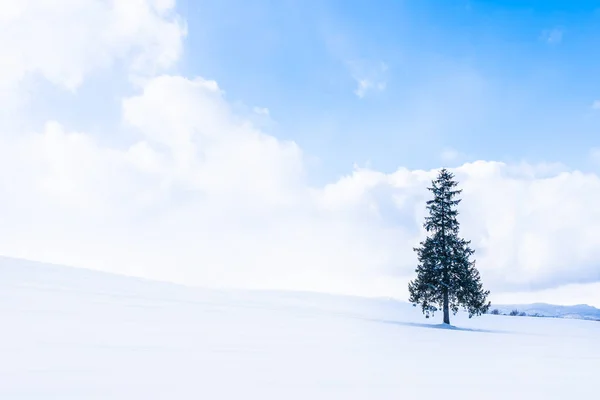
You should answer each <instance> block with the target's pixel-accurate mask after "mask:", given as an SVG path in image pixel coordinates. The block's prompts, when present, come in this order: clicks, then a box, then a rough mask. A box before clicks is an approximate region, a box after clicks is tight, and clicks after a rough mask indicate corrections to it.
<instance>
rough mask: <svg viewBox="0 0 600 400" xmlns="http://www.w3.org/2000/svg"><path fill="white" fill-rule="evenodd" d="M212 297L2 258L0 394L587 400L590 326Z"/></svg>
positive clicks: (596, 327)
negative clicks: (442, 319) (449, 325)
mask: <svg viewBox="0 0 600 400" xmlns="http://www.w3.org/2000/svg"><path fill="white" fill-rule="evenodd" d="M438 321H439V316H436V320H435V321H429V320H426V319H424V318H423V316H422V314H421V313H420V312H419V310H418V309H415V308H413V307H411V306H410V305H408V304H405V303H400V302H396V301H392V300H384V299H362V298H352V297H341V296H330V295H318V294H309V293H277V292H243V291H211V290H204V289H194V288H187V287H183V286H177V285H170V284H164V283H157V282H149V281H143V280H139V279H134V278H125V277H120V276H113V275H108V274H102V273H98V272H92V271H86V270H81V269H71V268H66V267H58V266H47V265H40V264H35V263H29V262H24V261H17V260H11V259H0V354H1V357H0V398H1V399H11V400H21V399H123V400H133V399H143V400H152V399H170V400H175V399H261V400H263V399H286V400H287V399H369V400H375V399H416V398H418V399H439V398H442V397H443V398H450V399H454V398H456V399H459V398H460V399H507V398H514V399H524V398H526V399H565V398H593V397H594V396H595V393H596V390H595V389H594V387H593V385H592V384H591V383H592V382H594V381H595V379H596V377H597V374H598V367H599V366H600V340H598V338H599V337H600V323H598V322H592V321H581V320H566V319H548V318H527V317H522V318H515V317H505V316H492V315H486V316H483V317H480V318H474V319H471V320H469V319H468V318H466V317H465V316H464V315H459V316H457V317H455V318H454V320H453V322H454V324H455V325H456V326H457V328H453V329H441V326H440V325H437V324H436V323H437V322H438Z"/></svg>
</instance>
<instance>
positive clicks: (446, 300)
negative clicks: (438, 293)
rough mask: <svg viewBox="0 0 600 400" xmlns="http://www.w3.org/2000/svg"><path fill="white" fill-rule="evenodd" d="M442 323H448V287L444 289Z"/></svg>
mask: <svg viewBox="0 0 600 400" xmlns="http://www.w3.org/2000/svg"><path fill="white" fill-rule="evenodd" d="M444 323H445V324H448V325H450V307H449V304H448V289H447V288H446V289H445V290H444Z"/></svg>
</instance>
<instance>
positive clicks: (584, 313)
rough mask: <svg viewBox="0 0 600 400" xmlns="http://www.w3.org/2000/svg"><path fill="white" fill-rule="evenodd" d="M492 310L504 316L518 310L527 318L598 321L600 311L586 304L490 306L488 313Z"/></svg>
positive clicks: (599, 319)
mask: <svg viewBox="0 0 600 400" xmlns="http://www.w3.org/2000/svg"><path fill="white" fill-rule="evenodd" d="M494 309H497V310H499V311H500V313H501V314H506V315H508V314H509V313H510V312H511V311H512V310H518V311H519V312H524V313H525V314H527V315H528V316H537V317H553V318H574V319H585V320H596V321H600V309H597V308H595V307H592V306H589V305H587V304H578V305H575V306H559V305H555V304H546V303H534V304H502V305H494V304H492V306H491V308H490V311H492V310H494Z"/></svg>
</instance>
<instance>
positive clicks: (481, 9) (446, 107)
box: [178, 0, 600, 182]
mask: <svg viewBox="0 0 600 400" xmlns="http://www.w3.org/2000/svg"><path fill="white" fill-rule="evenodd" d="M597 6H598V5H597V3H596V2H593V1H577V2H571V1H452V2H447V1H427V0H426V1H380V2H377V3H372V2H362V1H360V2H359V1H253V2H246V1H241V0H223V1H219V2H212V1H191V0H184V1H181V2H180V3H179V4H178V10H179V11H180V13H181V14H182V15H185V17H186V20H187V24H188V38H187V40H186V43H185V46H186V52H185V58H184V61H183V63H182V66H181V68H182V69H183V70H184V72H185V73H186V74H188V75H201V76H204V77H206V78H209V79H215V80H217V81H218V82H219V84H220V86H221V87H222V88H224V90H225V92H226V95H227V98H228V99H229V100H230V101H233V102H236V101H239V102H242V103H244V104H246V105H248V106H250V107H253V106H260V107H267V108H268V109H269V110H270V115H271V118H272V119H273V120H275V121H276V124H272V125H270V126H267V127H265V130H267V131H268V132H269V133H271V134H273V135H275V136H277V137H279V138H284V139H293V140H295V141H296V142H297V143H298V144H299V145H300V146H301V147H302V149H303V150H304V151H305V153H306V154H307V155H308V156H309V157H315V158H316V159H317V160H314V162H313V163H312V164H311V165H312V168H313V171H312V173H311V175H310V176H311V178H312V179H315V180H317V181H319V182H321V181H327V180H330V179H332V178H335V177H338V176H340V175H343V174H345V173H347V171H348V170H349V169H351V168H352V165H353V164H354V163H358V164H359V165H367V164H368V165H371V166H372V167H374V168H377V169H379V170H383V171H387V172H391V171H393V170H395V169H396V168H397V167H398V166H400V165H402V166H406V167H409V168H418V169H420V168H432V167H437V166H439V165H442V164H444V165H446V164H447V165H449V166H452V165H453V164H457V163H459V162H464V161H473V160H477V159H485V160H497V161H507V162H519V161H522V160H527V161H529V162H534V163H537V162H560V163H564V164H567V165H569V166H570V167H573V168H578V169H583V170H590V169H593V168H594V167H595V166H594V164H593V163H591V162H590V159H589V152H590V149H591V148H593V147H595V146H597V145H598V139H597V138H598V130H599V128H600V112H594V111H598V110H593V109H592V104H593V102H594V101H595V100H596V99H597V98H600V81H599V80H598V79H597V76H598V72H599V71H600V58H599V57H598V56H597V55H596V54H595V49H597V48H598V44H599V43H600V12H599V11H596V10H595V9H596V7H597ZM381 63H384V64H385V66H386V69H385V71H383V70H382V68H380V65H381ZM356 65H358V67H356V68H354V69H353V66H356ZM356 69H358V70H360V71H356ZM361 74H362V75H364V76H365V77H366V76H368V75H369V74H371V76H373V79H375V80H378V81H380V82H382V83H384V84H385V89H383V90H370V91H367V93H366V94H365V95H364V97H362V98H360V97H358V96H357V95H356V94H355V90H356V87H357V82H356V80H355V78H356V79H360V76H361ZM353 75H358V77H353ZM447 149H453V150H454V151H456V152H458V153H459V154H460V157H458V158H456V159H453V160H448V159H444V158H442V157H441V154H442V153H443V152H444V150H447Z"/></svg>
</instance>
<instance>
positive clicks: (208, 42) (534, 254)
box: [0, 0, 600, 306]
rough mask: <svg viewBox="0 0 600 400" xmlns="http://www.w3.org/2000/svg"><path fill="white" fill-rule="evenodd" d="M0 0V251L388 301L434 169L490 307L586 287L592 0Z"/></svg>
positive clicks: (576, 298) (404, 268) (592, 246)
mask: <svg viewBox="0 0 600 400" xmlns="http://www.w3.org/2000/svg"><path fill="white" fill-rule="evenodd" d="M6 5H8V7H5V5H4V4H3V6H0V61H2V60H4V62H0V106H1V107H0V164H1V165H0V221H2V224H0V255H5V256H11V257H16V258H25V259H31V260H38V261H43V262H51V263H56V264H64V265H72V266H80V267H87V268H93V269H98V270H103V271H109V272H116V273H121V274H128V275H135V276H142V277H145V278H150V279H158V280H165V281H171V282H178V283H185V284H193V285H199V286H213V287H225V286H227V287H244V288H263V289H264V288H269V289H294V290H312V291H323V292H336V293H346V294H354V295H368V296H392V297H397V298H400V299H406V296H407V293H406V290H407V289H406V288H407V282H408V281H409V280H410V279H413V278H414V268H415V263H416V258H415V254H414V252H413V250H412V249H413V247H414V246H415V245H416V244H418V242H419V241H420V240H422V238H423V236H424V232H423V231H422V229H421V227H422V222H423V218H424V216H425V207H424V204H425V201H426V199H427V196H428V192H427V190H426V187H427V185H428V184H429V183H430V182H431V179H432V178H433V177H434V176H435V174H436V168H438V167H441V166H446V167H451V168H452V170H453V172H455V173H456V176H457V178H458V180H459V183H460V187H461V188H462V189H464V192H463V196H464V197H463V202H461V205H460V215H461V217H460V222H461V234H462V235H463V236H464V237H465V238H467V239H469V240H472V244H473V247H474V248H475V250H476V260H477V266H478V269H479V270H480V271H481V274H482V279H483V280H484V283H485V286H486V287H487V288H489V289H490V290H491V291H492V301H493V302H505V303H519V302H537V301H545V302H550V303H563V304H578V303H588V304H593V305H597V306H600V275H598V274H599V271H600V270H599V269H598V265H600V230H599V229H600V228H598V227H600V208H598V207H597V204H598V203H599V202H600V145H599V144H598V139H597V138H598V129H599V128H600V83H599V82H598V79H597V73H598V71H600V60H599V57H598V56H596V54H595V51H594V50H595V49H597V48H598V44H599V43H598V41H600V11H596V10H595V9H594V7H598V9H599V10H600V4H598V5H597V6H595V5H594V4H593V3H592V2H584V1H577V2H560V3H559V2H550V1H544V2H542V1H539V2H526V1H519V2H516V1H514V2H508V1H505V2H475V1H471V2H466V1H462V2H461V1H437V2H434V1H426V0H421V1H416V0H415V1H378V2H376V3H373V2H366V1H364V2H356V1H355V2H352V1H327V0H323V1H292V0H282V1H261V0H256V1H252V2H249V1H241V0H220V1H198V0H195V1H193V0H179V1H178V2H177V3H176V4H175V2H173V1H172V0H139V1H135V2H125V1H118V0H114V1H108V2H107V1H103V0H78V1H77V2H72V1H71V0H56V1H53V2H31V3H23V2H20V1H18V0H15V1H13V2H8V3H7V4H6ZM25 6H27V7H25ZM595 102H598V103H597V105H596V106H595V107H594V104H595ZM478 160H479V161H478ZM475 161H477V162H475ZM355 165H357V166H358V168H355ZM58 227H60V228H58Z"/></svg>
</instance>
